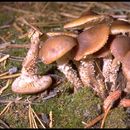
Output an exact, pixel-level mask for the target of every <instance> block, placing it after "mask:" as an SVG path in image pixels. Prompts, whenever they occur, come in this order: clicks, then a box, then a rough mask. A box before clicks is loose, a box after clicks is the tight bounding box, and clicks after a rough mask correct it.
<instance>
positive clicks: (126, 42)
mask: <svg viewBox="0 0 130 130" xmlns="http://www.w3.org/2000/svg"><path fill="white" fill-rule="evenodd" d="M110 49H111V53H112V54H113V55H114V57H115V58H116V59H117V60H119V61H122V59H123V57H124V56H125V55H126V53H127V52H128V51H129V50H130V38H129V37H127V36H122V35H120V36H117V37H116V38H115V39H114V40H113V41H112V43H111V46H110Z"/></svg>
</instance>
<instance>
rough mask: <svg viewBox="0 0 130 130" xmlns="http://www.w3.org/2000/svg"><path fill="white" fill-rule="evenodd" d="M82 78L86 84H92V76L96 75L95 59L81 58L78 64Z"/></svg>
mask: <svg viewBox="0 0 130 130" xmlns="http://www.w3.org/2000/svg"><path fill="white" fill-rule="evenodd" d="M78 70H79V75H80V78H81V80H82V82H83V84H84V85H85V86H88V87H90V86H91V78H90V77H94V76H95V70H94V61H93V60H89V59H82V60H80V64H79V66H78Z"/></svg>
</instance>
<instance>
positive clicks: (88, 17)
mask: <svg viewBox="0 0 130 130" xmlns="http://www.w3.org/2000/svg"><path fill="white" fill-rule="evenodd" d="M106 18H107V19H110V17H108V16H106V15H98V14H96V13H93V12H85V13H84V14H82V15H81V16H80V17H79V18H77V19H75V20H73V21H71V22H69V23H67V24H65V25H64V28H66V29H67V28H72V27H77V26H81V25H83V24H86V23H89V24H91V23H92V22H94V23H97V22H98V21H102V20H104V19H106Z"/></svg>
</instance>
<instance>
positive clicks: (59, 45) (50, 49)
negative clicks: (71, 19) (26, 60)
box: [39, 35, 77, 64]
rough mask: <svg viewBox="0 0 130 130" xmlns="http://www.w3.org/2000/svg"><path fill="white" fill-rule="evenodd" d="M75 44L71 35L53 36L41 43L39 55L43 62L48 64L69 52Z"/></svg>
mask: <svg viewBox="0 0 130 130" xmlns="http://www.w3.org/2000/svg"><path fill="white" fill-rule="evenodd" d="M75 45H77V41H76V39H75V38H73V37H70V36H65V35H59V36H54V37H51V38H49V39H48V40H46V41H45V43H44V44H43V45H42V47H41V49H40V52H39V57H40V59H41V60H42V62H43V63H45V64H50V63H52V62H54V61H56V60H57V59H59V58H61V57H62V56H63V55H64V54H66V53H67V52H69V51H70V50H71V49H72V48H73V47H74V46H75Z"/></svg>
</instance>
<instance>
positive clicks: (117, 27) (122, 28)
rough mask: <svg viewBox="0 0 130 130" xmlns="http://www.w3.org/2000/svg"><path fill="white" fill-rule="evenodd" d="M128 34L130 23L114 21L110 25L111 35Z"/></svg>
mask: <svg viewBox="0 0 130 130" xmlns="http://www.w3.org/2000/svg"><path fill="white" fill-rule="evenodd" d="M128 32H130V23H128V22H126V21H123V20H116V21H114V22H113V23H112V24H111V34H113V35H116V34H120V33H121V34H125V33H128Z"/></svg>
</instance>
